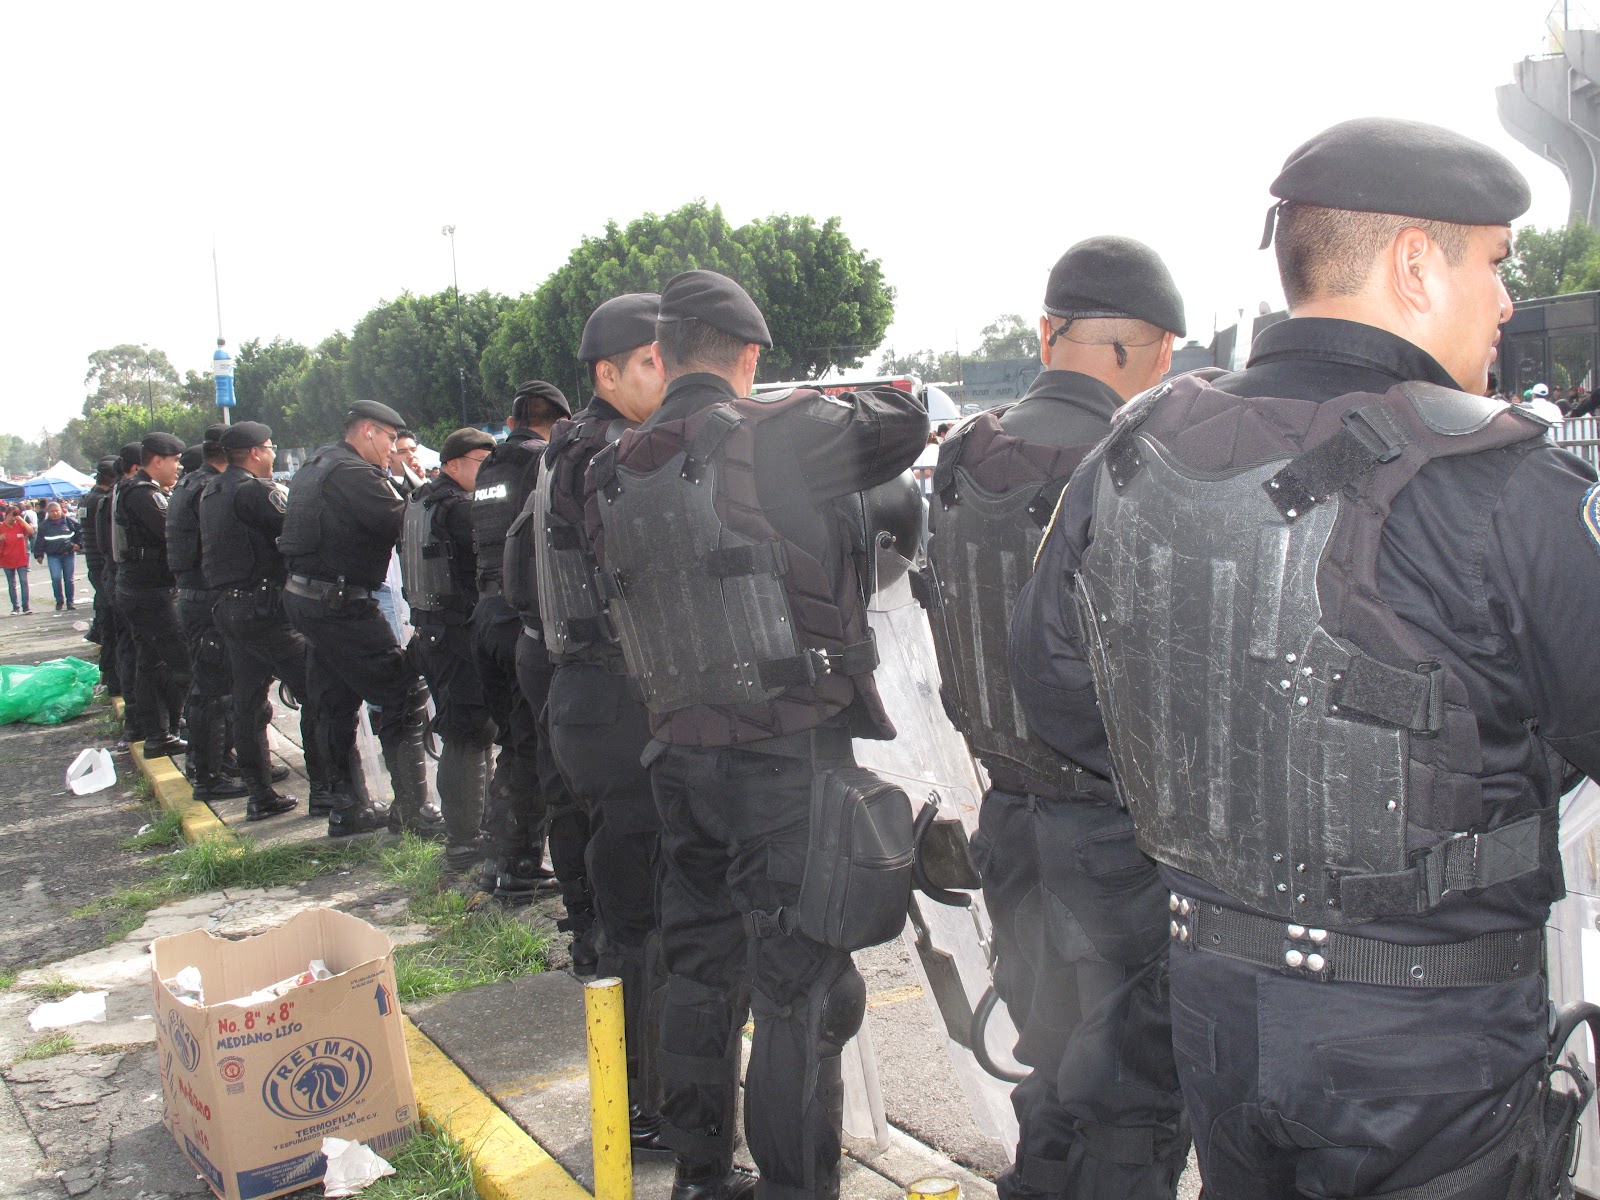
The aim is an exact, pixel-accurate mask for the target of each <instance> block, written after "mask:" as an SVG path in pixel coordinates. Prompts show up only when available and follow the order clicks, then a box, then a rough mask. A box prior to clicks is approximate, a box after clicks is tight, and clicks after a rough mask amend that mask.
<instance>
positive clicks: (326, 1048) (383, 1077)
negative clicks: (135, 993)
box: [151, 909, 417, 1200]
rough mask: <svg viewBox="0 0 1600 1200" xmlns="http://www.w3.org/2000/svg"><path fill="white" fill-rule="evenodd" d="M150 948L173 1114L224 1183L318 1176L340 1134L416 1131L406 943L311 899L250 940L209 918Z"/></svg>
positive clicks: (384, 1146) (240, 1193) (254, 1186)
mask: <svg viewBox="0 0 1600 1200" xmlns="http://www.w3.org/2000/svg"><path fill="white" fill-rule="evenodd" d="M151 949H152V952H153V954H154V960H153V964H152V972H151V973H152V986H153V987H154V990H155V1015H156V1022H157V1042H156V1051H157V1058H158V1061H159V1063H160V1068H161V1098H162V1114H161V1118H162V1123H163V1124H165V1125H166V1127H167V1128H168V1129H169V1130H171V1132H172V1136H173V1137H174V1138H176V1139H177V1142H178V1145H179V1147H180V1148H181V1149H182V1150H183V1152H184V1154H186V1155H187V1156H188V1158H189V1161H190V1162H192V1163H193V1164H194V1168H195V1170H196V1171H197V1172H199V1173H200V1175H201V1176H202V1177H204V1178H205V1179H206V1180H207V1182H209V1183H210V1184H211V1187H212V1190H213V1191H215V1192H216V1193H217V1195H218V1196H221V1197H223V1198H224V1200H266V1198H267V1197H270V1196H278V1195H281V1194H283V1193H284V1192H292V1191H295V1190H296V1189H298V1188H303V1187H305V1186H306V1185H307V1184H310V1183H314V1182H315V1181H316V1180H318V1179H320V1178H321V1177H322V1173H323V1170H324V1169H325V1167H326V1160H325V1159H324V1158H323V1157H322V1139H323V1137H325V1136H327V1135H330V1134H331V1135H333V1136H335V1137H340V1138H345V1139H347V1140H352V1141H359V1142H363V1143H365V1144H366V1145H368V1146H370V1147H371V1148H372V1149H373V1150H375V1151H377V1152H378V1153H379V1154H384V1153H385V1152H386V1151H388V1150H390V1149H391V1148H392V1147H394V1146H396V1145H398V1144H400V1143H401V1142H404V1141H405V1140H406V1139H407V1138H409V1137H410V1136H411V1135H412V1133H414V1132H415V1131H416V1125H417V1105H416V1098H415V1095H414V1093H413V1092H412V1087H411V1065H410V1063H408V1062H407V1061H406V1047H405V1034H404V1031H403V1030H402V1029H401V1023H400V1005H399V1003H398V1002H397V1001H396V999H395V986H394V965H393V963H392V962H391V961H390V956H391V955H392V953H393V950H394V947H393V945H392V944H391V943H390V941H389V939H388V938H387V937H385V936H384V935H383V934H382V933H380V932H379V931H378V930H376V929H374V928H373V927H372V926H371V925H368V924H367V923H366V922H365V921H362V920H359V919H358V918H356V917H352V916H350V915H349V914H347V913H342V912H336V911H334V910H332V909H310V910H307V911H305V912H302V913H299V914H298V915H296V916H295V917H293V918H291V919H290V920H288V921H286V922H284V923H283V924H282V925H280V926H278V927H277V928H276V929H272V930H269V931H267V932H266V933H263V934H258V935H257V936H255V937H249V938H245V939H243V940H242V941H236V942H235V941H228V940H227V939H224V938H218V937H213V936H212V935H211V934H209V933H207V932H206V931H204V930H199V929H197V930H194V931H192V932H190V933H183V934H178V935H177V936H175V937H164V938H157V939H156V941H155V943H154V945H153V946H152V947H151ZM324 966H325V968H326V969H325V970H323V969H321V968H323V967H324ZM186 968H190V969H188V970H186ZM180 972H181V973H182V975H183V978H182V980H181V981H180V980H179V978H178V977H179V974H180ZM196 973H198V985H199V986H198V989H197V988H196V987H195V983H196ZM324 976H325V977H324Z"/></svg>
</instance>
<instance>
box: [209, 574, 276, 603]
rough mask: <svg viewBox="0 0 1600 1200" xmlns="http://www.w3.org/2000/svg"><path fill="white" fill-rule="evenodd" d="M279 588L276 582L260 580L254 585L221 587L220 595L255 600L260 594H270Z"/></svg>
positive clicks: (228, 597)
mask: <svg viewBox="0 0 1600 1200" xmlns="http://www.w3.org/2000/svg"><path fill="white" fill-rule="evenodd" d="M278 588H279V585H278V584H275V583H269V582H267V581H266V580H264V579H263V580H262V581H261V582H260V583H258V584H256V585H255V586H254V587H247V588H242V587H228V588H223V589H222V595H223V597H224V598H225V599H228V600H255V599H258V598H260V597H262V596H268V595H271V594H272V593H273V592H275V591H277V590H278Z"/></svg>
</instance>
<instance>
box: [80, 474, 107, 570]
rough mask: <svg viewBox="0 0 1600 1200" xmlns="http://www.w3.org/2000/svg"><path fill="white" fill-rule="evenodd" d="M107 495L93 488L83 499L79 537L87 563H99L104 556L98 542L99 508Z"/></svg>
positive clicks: (100, 544)
mask: <svg viewBox="0 0 1600 1200" xmlns="http://www.w3.org/2000/svg"><path fill="white" fill-rule="evenodd" d="M109 495H110V493H109V492H102V491H101V490H100V489H99V488H94V489H92V490H91V491H89V492H88V493H87V494H86V495H85V496H84V498H83V507H82V509H81V511H80V514H79V516H80V520H81V524H82V526H83V528H82V530H81V532H80V536H81V537H82V538H83V557H84V559H85V560H86V561H88V562H99V561H100V559H101V558H102V557H103V556H104V554H105V551H104V550H103V549H102V543H101V541H100V508H101V506H102V505H103V504H105V502H106V498H107V497H108V496H109Z"/></svg>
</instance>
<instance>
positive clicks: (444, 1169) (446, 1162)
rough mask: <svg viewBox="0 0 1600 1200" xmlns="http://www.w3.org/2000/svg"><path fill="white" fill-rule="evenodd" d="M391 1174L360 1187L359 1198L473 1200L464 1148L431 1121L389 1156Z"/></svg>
mask: <svg viewBox="0 0 1600 1200" xmlns="http://www.w3.org/2000/svg"><path fill="white" fill-rule="evenodd" d="M389 1165H390V1166H392V1167H394V1174H393V1175H389V1176H386V1177H385V1178H383V1179H380V1180H378V1181H377V1182H376V1183H374V1184H372V1185H371V1186H370V1187H367V1188H365V1189H363V1190H362V1193H361V1196H362V1200H477V1196H478V1189H477V1188H476V1187H474V1186H473V1183H472V1163H471V1162H470V1161H469V1160H468V1158H467V1154H466V1151H464V1150H463V1149H462V1148H461V1146H460V1145H459V1144H458V1143H457V1142H456V1140H455V1139H454V1138H452V1137H451V1136H450V1135H449V1134H447V1133H446V1132H445V1131H444V1130H442V1129H440V1128H439V1127H438V1126H437V1125H435V1124H434V1123H433V1122H432V1121H424V1122H423V1123H422V1129H421V1130H420V1131H419V1132H418V1133H417V1135H416V1136H415V1137H414V1138H412V1139H411V1140H410V1141H409V1142H407V1143H406V1144H405V1145H404V1146H402V1147H400V1149H399V1150H397V1151H395V1153H394V1156H393V1157H392V1158H390V1159H389Z"/></svg>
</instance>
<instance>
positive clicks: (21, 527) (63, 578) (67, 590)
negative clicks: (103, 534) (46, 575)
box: [0, 500, 83, 617]
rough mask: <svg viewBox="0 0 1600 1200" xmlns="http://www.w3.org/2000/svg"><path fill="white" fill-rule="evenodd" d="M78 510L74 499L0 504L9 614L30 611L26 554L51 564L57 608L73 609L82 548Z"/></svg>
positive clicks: (0, 560)
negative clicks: (2, 505) (78, 563)
mask: <svg viewBox="0 0 1600 1200" xmlns="http://www.w3.org/2000/svg"><path fill="white" fill-rule="evenodd" d="M77 510H78V506H77V503H76V501H74V500H37V501H24V502H21V503H15V504H7V505H6V506H5V507H4V508H3V509H0V568H3V569H4V570H5V573H6V592H7V594H8V595H9V597H10V599H11V615H12V616H14V617H15V616H31V615H32V614H33V609H32V607H31V606H30V605H29V595H28V559H29V557H30V556H31V557H32V559H33V561H34V562H35V563H37V564H46V563H47V564H49V570H50V590H51V593H52V594H53V595H54V597H55V602H56V612H58V613H59V612H63V611H65V612H72V611H74V610H76V608H77V604H76V597H75V592H74V584H75V581H76V576H77V561H78V555H79V554H80V553H82V551H83V529H82V526H81V525H80V524H79V523H78V517H77Z"/></svg>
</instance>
